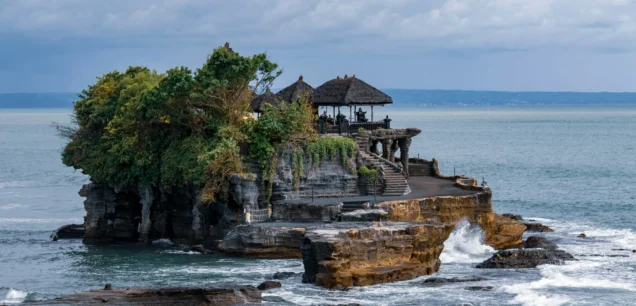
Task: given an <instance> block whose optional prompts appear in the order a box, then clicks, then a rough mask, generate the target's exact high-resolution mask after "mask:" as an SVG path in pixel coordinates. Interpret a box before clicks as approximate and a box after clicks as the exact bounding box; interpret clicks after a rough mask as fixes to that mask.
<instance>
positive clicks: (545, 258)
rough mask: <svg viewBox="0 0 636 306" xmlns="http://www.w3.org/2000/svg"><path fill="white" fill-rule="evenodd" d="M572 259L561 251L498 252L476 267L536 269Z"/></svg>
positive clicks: (520, 250) (525, 250)
mask: <svg viewBox="0 0 636 306" xmlns="http://www.w3.org/2000/svg"><path fill="white" fill-rule="evenodd" d="M566 260H575V259H574V257H573V256H572V255H570V254H568V253H566V252H565V251H562V250H546V249H517V250H504V251H499V252H497V253H496V254H495V255H493V256H492V257H491V258H489V259H487V260H486V261H484V262H482V263H480V264H478V265H477V268H479V269H522V268H536V267H537V266H538V265H545V264H561V263H563V261H566Z"/></svg>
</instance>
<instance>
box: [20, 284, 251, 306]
mask: <svg viewBox="0 0 636 306" xmlns="http://www.w3.org/2000/svg"><path fill="white" fill-rule="evenodd" d="M260 301H261V291H260V290H258V289H256V288H254V287H253V286H237V287H229V288H130V289H119V288H117V289H110V290H91V291H87V292H81V293H77V294H71V295H65V296H62V297H59V298H56V299H54V300H46V301H37V302H30V303H29V305H103V304H106V305H126V306H128V305H130V306H132V305H144V306H145V305H147V306H150V305H235V304H238V303H256V302H260Z"/></svg>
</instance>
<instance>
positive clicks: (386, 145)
mask: <svg viewBox="0 0 636 306" xmlns="http://www.w3.org/2000/svg"><path fill="white" fill-rule="evenodd" d="M392 145H393V139H382V157H384V158H386V159H388V160H390V158H391V146H392Z"/></svg>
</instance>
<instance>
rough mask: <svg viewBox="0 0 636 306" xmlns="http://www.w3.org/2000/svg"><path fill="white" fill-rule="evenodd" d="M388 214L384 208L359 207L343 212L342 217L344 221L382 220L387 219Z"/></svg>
mask: <svg viewBox="0 0 636 306" xmlns="http://www.w3.org/2000/svg"><path fill="white" fill-rule="evenodd" d="M387 215H388V213H387V212H386V211H384V210H383V209H358V210H354V211H350V212H346V213H343V214H342V215H340V218H341V220H342V221H344V222H356V221H382V220H386V217H387Z"/></svg>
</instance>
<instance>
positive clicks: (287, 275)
mask: <svg viewBox="0 0 636 306" xmlns="http://www.w3.org/2000/svg"><path fill="white" fill-rule="evenodd" d="M297 274H300V273H295V272H276V273H274V275H272V279H287V278H290V277H294V276H295V275H297Z"/></svg>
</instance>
